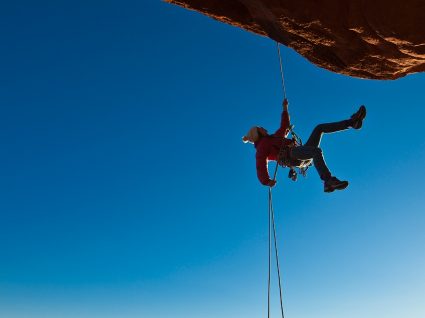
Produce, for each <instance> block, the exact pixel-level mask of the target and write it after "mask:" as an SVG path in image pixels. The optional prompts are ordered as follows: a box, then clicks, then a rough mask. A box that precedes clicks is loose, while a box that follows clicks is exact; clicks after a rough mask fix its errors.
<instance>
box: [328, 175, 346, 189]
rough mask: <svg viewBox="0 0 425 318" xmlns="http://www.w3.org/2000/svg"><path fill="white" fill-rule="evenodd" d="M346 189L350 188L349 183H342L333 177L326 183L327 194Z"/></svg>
mask: <svg viewBox="0 0 425 318" xmlns="http://www.w3.org/2000/svg"><path fill="white" fill-rule="evenodd" d="M346 187H348V181H341V180H338V178H336V177H331V178H329V179H328V180H326V181H325V192H334V191H335V190H344V189H345V188H346Z"/></svg>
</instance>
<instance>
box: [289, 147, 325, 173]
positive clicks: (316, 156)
mask: <svg viewBox="0 0 425 318" xmlns="http://www.w3.org/2000/svg"><path fill="white" fill-rule="evenodd" d="M291 158H292V159H298V160H310V159H313V163H314V167H315V168H316V170H317V172H318V173H319V176H320V179H322V180H323V181H326V180H328V179H329V178H330V177H331V176H332V175H331V172H330V171H329V169H328V167H327V166H326V162H325V159H324V158H323V152H322V149H320V148H318V147H313V146H309V145H305V146H299V147H295V148H293V149H292V151H291Z"/></svg>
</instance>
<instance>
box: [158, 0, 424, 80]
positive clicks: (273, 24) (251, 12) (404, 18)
mask: <svg viewBox="0 0 425 318" xmlns="http://www.w3.org/2000/svg"><path fill="white" fill-rule="evenodd" d="M165 1H167V2H170V3H174V4H177V5H180V6H182V7H185V8H188V9H193V10H196V11H198V12H201V13H203V14H206V15H207V16H210V17H212V18H214V19H216V20H218V21H221V22H225V23H229V24H232V25H234V26H238V27H240V28H243V29H245V30H247V31H251V32H254V33H257V34H260V35H263V36H267V37H270V38H271V39H273V40H276V41H278V42H280V43H282V44H284V45H286V46H288V47H290V48H292V49H294V50H295V51H297V52H298V53H300V54H301V55H303V56H304V57H306V58H307V59H308V60H309V61H311V62H312V63H314V64H316V65H318V66H320V67H323V68H325V69H328V70H330V71H333V72H337V73H341V74H345V75H349V76H355V77H362V78H370V79H397V78H400V77H403V76H406V75H407V74H411V73H416V72H423V71H425V0H392V1H391V0H390V1H388V0H296V1H294V0H292V1H284V0H165Z"/></svg>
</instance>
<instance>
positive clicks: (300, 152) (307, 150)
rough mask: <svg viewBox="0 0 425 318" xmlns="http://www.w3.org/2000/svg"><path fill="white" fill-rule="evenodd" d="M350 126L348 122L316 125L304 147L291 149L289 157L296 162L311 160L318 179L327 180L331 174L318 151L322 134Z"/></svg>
mask: <svg viewBox="0 0 425 318" xmlns="http://www.w3.org/2000/svg"><path fill="white" fill-rule="evenodd" d="M350 124H351V121H350V120H343V121H339V122H335V123H328V124H320V125H317V126H316V128H314V130H313V132H312V133H311V135H310V138H308V140H307V142H306V143H305V145H303V146H299V147H295V148H294V149H292V152H291V157H292V158H293V159H298V160H311V159H313V163H314V167H315V168H316V170H317V172H318V173H319V176H320V178H321V179H322V180H327V179H329V178H330V177H331V175H332V174H331V172H330V171H329V169H328V167H327V166H326V162H325V159H324V157H323V152H322V149H320V141H321V140H322V136H323V134H330V133H334V132H337V131H342V130H346V129H348V128H350Z"/></svg>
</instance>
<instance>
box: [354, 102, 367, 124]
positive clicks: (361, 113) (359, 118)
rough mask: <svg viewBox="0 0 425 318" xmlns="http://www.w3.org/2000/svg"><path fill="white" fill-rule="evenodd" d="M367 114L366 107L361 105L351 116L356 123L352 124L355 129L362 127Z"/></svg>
mask: <svg viewBox="0 0 425 318" xmlns="http://www.w3.org/2000/svg"><path fill="white" fill-rule="evenodd" d="M366 114H367V112H366V107H364V106H363V105H362V106H360V108H359V110H358V111H357V112H356V113H355V114H354V115H353V116H351V118H352V119H354V124H353V125H352V127H353V128H354V129H360V128H362V126H363V119H365V118H366Z"/></svg>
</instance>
